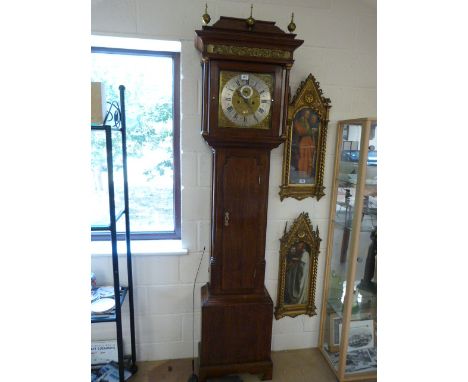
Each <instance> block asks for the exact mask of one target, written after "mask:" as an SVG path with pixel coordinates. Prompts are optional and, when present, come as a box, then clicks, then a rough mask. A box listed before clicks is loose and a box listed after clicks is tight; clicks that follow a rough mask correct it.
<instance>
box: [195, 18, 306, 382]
mask: <svg viewBox="0 0 468 382" xmlns="http://www.w3.org/2000/svg"><path fill="white" fill-rule="evenodd" d="M196 34H197V37H196V39H195V45H196V47H197V49H198V50H199V51H200V52H201V54H202V67H203V108H202V136H203V138H204V139H205V140H206V142H207V143H208V144H209V145H210V146H211V148H212V152H213V177H212V214H211V216H212V222H211V257H210V267H211V272H210V282H209V283H207V284H206V285H205V286H203V287H202V333H201V342H200V347H199V365H198V367H199V370H198V371H199V377H200V380H201V381H205V380H206V378H208V377H217V376H222V375H225V374H231V373H238V372H250V373H258V374H260V373H261V374H262V375H263V378H264V379H271V378H272V372H273V363H272V361H271V358H270V354H271V329H272V321H273V302H272V300H271V298H270V296H269V294H268V291H267V290H266V288H265V285H264V284H265V282H264V281H265V236H266V227H267V204H268V182H269V173H270V151H271V150H272V149H273V148H275V147H277V146H278V145H280V144H281V143H282V142H283V141H284V139H285V131H283V130H285V122H286V118H287V113H286V112H285V108H286V107H287V105H288V88H289V71H290V69H291V66H292V64H293V62H294V60H293V52H294V50H295V49H296V48H297V47H299V46H300V45H301V44H302V43H303V41H302V40H298V39H296V38H295V37H296V35H294V34H290V33H285V32H284V31H282V30H281V29H280V28H278V27H277V26H275V23H274V22H270V21H259V20H257V21H255V22H254V23H253V25H252V23H250V24H248V23H246V20H244V19H238V18H232V17H221V18H220V20H219V21H217V22H216V23H215V24H214V25H213V26H204V27H203V29H202V30H197V31H196Z"/></svg>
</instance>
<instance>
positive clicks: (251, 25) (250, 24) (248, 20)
mask: <svg viewBox="0 0 468 382" xmlns="http://www.w3.org/2000/svg"><path fill="white" fill-rule="evenodd" d="M252 11H253V4H250V17H249V18H248V19H247V20H245V22H246V23H247V25H248V27H249V29H252V27H253V26H254V25H255V19H254V18H253V17H252Z"/></svg>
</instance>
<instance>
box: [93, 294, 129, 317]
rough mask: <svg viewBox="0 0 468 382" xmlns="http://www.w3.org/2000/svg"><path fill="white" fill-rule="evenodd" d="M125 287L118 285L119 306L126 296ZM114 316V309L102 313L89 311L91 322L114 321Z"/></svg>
mask: <svg viewBox="0 0 468 382" xmlns="http://www.w3.org/2000/svg"><path fill="white" fill-rule="evenodd" d="M127 291H128V288H127V287H120V306H122V305H123V303H124V301H125V297H126V296H127ZM115 320H116V316H115V309H113V310H112V311H111V312H109V313H103V314H96V313H91V322H92V323H95V322H115Z"/></svg>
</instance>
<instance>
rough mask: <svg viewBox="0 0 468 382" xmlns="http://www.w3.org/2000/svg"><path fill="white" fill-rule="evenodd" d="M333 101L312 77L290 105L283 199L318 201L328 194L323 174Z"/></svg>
mask: <svg viewBox="0 0 468 382" xmlns="http://www.w3.org/2000/svg"><path fill="white" fill-rule="evenodd" d="M330 102H331V101H330V99H329V98H325V97H323V95H322V90H321V89H320V87H319V83H318V82H317V81H316V80H315V78H314V76H313V75H312V74H309V76H308V77H307V79H306V80H305V81H302V83H301V85H300V86H299V88H298V90H297V92H296V95H295V96H294V98H293V99H292V101H291V103H290V104H289V106H288V111H287V113H288V118H287V135H286V142H285V145H284V154H283V180H282V185H281V187H280V188H281V190H280V198H281V200H283V198H287V197H292V198H296V199H298V200H302V199H304V198H307V197H316V198H317V200H319V199H320V198H321V197H322V196H323V195H325V193H324V187H323V173H324V165H325V163H324V161H325V151H326V147H325V146H326V141H327V128H328V112H329V109H330V107H331V106H330Z"/></svg>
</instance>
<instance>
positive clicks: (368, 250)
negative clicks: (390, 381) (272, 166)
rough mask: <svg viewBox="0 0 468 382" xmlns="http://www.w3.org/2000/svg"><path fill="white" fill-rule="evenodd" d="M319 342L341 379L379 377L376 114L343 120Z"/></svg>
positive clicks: (338, 135)
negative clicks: (374, 116) (369, 116)
mask: <svg viewBox="0 0 468 382" xmlns="http://www.w3.org/2000/svg"><path fill="white" fill-rule="evenodd" d="M327 248H328V249H327V259H326V269H325V275H324V288H323V299H322V312H321V321H320V338H319V348H320V351H321V352H322V354H323V356H324V357H325V359H326V360H327V362H328V364H329V365H330V367H331V368H332V370H333V371H334V372H335V374H336V376H337V378H338V380H339V381H340V382H342V381H352V380H369V379H370V380H375V379H376V378H377V330H376V329H377V120H376V119H370V118H362V119H353V120H346V121H340V122H339V123H338V132H337V141H336V159H335V170H334V179H333V187H332V192H331V208H330V225H329V228H328V247H327Z"/></svg>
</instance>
